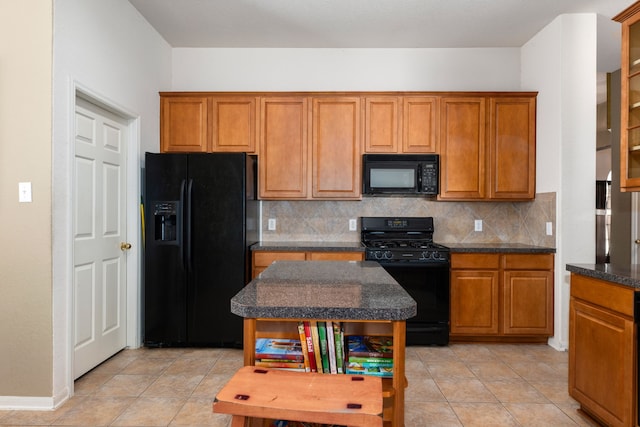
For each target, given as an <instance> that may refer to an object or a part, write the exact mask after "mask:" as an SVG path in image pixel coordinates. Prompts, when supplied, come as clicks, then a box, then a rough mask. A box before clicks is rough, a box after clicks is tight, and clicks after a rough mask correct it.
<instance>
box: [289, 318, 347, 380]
mask: <svg viewBox="0 0 640 427" xmlns="http://www.w3.org/2000/svg"><path fill="white" fill-rule="evenodd" d="M298 334H299V335H300V342H301V343H302V353H303V355H304V362H305V368H306V370H307V372H320V373H325V374H343V373H344V346H343V345H342V343H343V342H344V332H343V330H342V325H341V324H340V322H331V321H327V322H319V321H315V320H310V321H304V322H299V323H298Z"/></svg>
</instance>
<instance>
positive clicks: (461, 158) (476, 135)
mask: <svg viewBox="0 0 640 427" xmlns="http://www.w3.org/2000/svg"><path fill="white" fill-rule="evenodd" d="M440 108H441V113H440V126H441V127H440V196H439V197H440V198H441V199H445V200H447V199H448V200H456V199H460V200H464V199H483V198H485V196H486V191H485V186H486V161H487V160H486V140H485V127H486V123H485V108H486V107H485V98H455V97H450V98H443V99H442V100H441V101H440Z"/></svg>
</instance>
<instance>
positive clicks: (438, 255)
mask: <svg viewBox="0 0 640 427" xmlns="http://www.w3.org/2000/svg"><path fill="white" fill-rule="evenodd" d="M431 257H432V258H433V259H440V252H438V251H433V253H432V254H431Z"/></svg>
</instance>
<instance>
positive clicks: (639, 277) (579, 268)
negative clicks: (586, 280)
mask: <svg viewBox="0 0 640 427" xmlns="http://www.w3.org/2000/svg"><path fill="white" fill-rule="evenodd" d="M566 270H567V271H569V272H571V273H576V274H580V275H582V276H587V277H592V278H594V279H600V280H604V281H607V282H611V283H616V284H619V285H624V286H628V287H631V288H634V289H639V290H640V274H638V271H637V268H635V269H632V268H630V267H624V266H613V265H609V264H567V265H566Z"/></svg>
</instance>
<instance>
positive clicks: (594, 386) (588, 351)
mask: <svg viewBox="0 0 640 427" xmlns="http://www.w3.org/2000/svg"><path fill="white" fill-rule="evenodd" d="M634 338H635V337H634V324H633V319H631V318H627V317H624V316H622V315H618V314H616V313H614V312H611V311H608V310H605V309H601V308H599V306H596V305H591V304H588V303H584V302H582V301H581V300H579V299H577V298H575V297H571V299H570V304H569V394H570V395H571V396H572V397H573V398H574V399H576V400H578V401H579V402H580V403H581V404H582V406H583V407H585V408H587V409H588V410H589V411H590V412H592V413H594V414H595V415H596V416H598V417H599V418H600V419H602V420H603V421H605V423H606V424H607V425H610V426H631V425H636V423H635V421H634V409H635V405H636V400H635V398H634V397H635V394H634V391H635V387H634V383H635V381H634V373H635V366H636V364H637V362H636V360H635V359H634V342H635V339H634Z"/></svg>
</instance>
